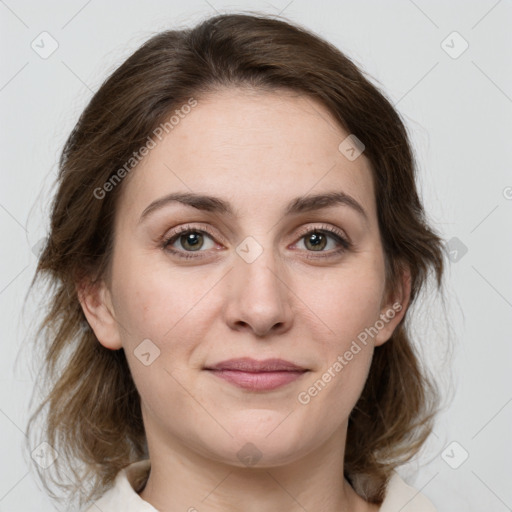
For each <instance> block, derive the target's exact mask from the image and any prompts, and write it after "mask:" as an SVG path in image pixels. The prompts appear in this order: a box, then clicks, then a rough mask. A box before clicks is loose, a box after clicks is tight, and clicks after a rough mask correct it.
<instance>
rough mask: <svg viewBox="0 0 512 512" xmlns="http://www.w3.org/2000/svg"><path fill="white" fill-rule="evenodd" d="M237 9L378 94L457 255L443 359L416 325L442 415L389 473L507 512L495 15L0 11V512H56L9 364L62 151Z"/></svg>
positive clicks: (471, 5) (500, 58)
mask: <svg viewBox="0 0 512 512" xmlns="http://www.w3.org/2000/svg"><path fill="white" fill-rule="evenodd" d="M247 9H250V10H260V11H262V12H268V13H273V14H278V13H282V15H284V16H287V17H288V18H289V19H291V20H294V21H297V22H298V23H301V24H303V25H305V26H306V27H308V28H310V29H311V30H313V31H315V32H317V33H318V34H320V35H322V36H323V37H325V38H326V39H328V40H329V41H331V42H332V43H334V44H335V45H336V46H338V47H339V48H340V49H341V50H343V51H345V52H346V53H347V54H348V55H349V56H350V57H351V58H352V59H354V60H355V61H356V63H358V64H359V65H360V66H362V67H363V69H364V70H365V71H367V72H368V73H369V74H370V75H371V76H372V77H374V79H375V80H376V81H378V82H379V83H380V84H382V87H383V89H384V91H385V93H386V94H387V95H388V97H389V98H390V99H391V100H392V101H393V103H394V104H395V105H396V108H397V109H398V110H399V112H400V113H401V114H402V115H403V117H404V119H405V120H406V123H407V125H408V128H409V130H410V133H411V137H412V140H413V143H414V147H415V150H416V154H417V158H418V163H419V168H420V170H421V184H420V185H421V192H422V194H423V197H424V203H425V206H426V209H427V211H428V212H429V216H430V219H431V220H432V222H433V223H434V225H435V226H436V227H437V228H438V229H439V230H441V233H442V235H443V236H444V238H445V239H446V240H452V239H453V238H454V237H456V239H458V241H457V243H458V244H459V246H460V244H464V246H466V247H467V253H466V254H464V255H462V253H461V252H460V251H459V252H458V253H457V255H455V253H453V256H452V258H453V259H454V261H453V262H452V263H451V265H450V268H449V269H448V273H447V288H448V293H447V297H448V304H447V308H448V312H449V319H450V322H451V326H452V330H453V332H452V337H453V343H454V347H455V350H454V353H453V357H452V358H451V359H450V357H449V354H447V353H446V350H445V346H446V341H445V337H444V336H445V334H446V335H448V334H449V333H445V330H444V328H443V327H442V322H443V314H442V309H440V305H439V301H438V300H437V299H435V300H432V301H431V302H432V303H431V304H430V305H428V308H426V309H424V310H422V311H423V313H422V315H421V318H420V322H419V323H418V324H417V325H418V326H419V327H418V339H419V340H420V343H421V348H422V349H423V350H424V352H425V357H426V359H427V360H428V361H430V364H431V365H432V369H433V371H434V372H436V373H437V374H438V375H439V376H440V379H441V382H442V383H443V386H445V395H446V396H448V395H449V394H450V393H452V392H453V395H454V396H453V400H452V402H451V404H450V406H449V407H448V408H447V409H446V410H445V411H444V412H443V414H442V415H441V416H440V417H439V421H438V423H437V426H436V429H435V433H434V435H433V436H432V438H431V439H430V441H429V443H428V445H427V446H426V448H425V450H424V451H423V452H422V455H421V457H420V458H419V459H418V461H417V463H415V464H409V465H408V466H406V467H404V468H402V470H401V473H402V475H403V476H404V478H406V479H407V480H408V481H409V482H410V484H411V485H413V486H415V487H416V488H417V489H422V492H423V493H424V494H426V495H427V496H428V497H429V498H430V499H431V500H432V501H433V502H434V504H435V505H436V506H437V507H438V510H439V511H440V512H445V511H446V512H447V511H453V510H457V511H461V510H464V511H467V512H473V511H484V510H485V511H486V512H488V511H496V512H501V511H506V510H512V487H511V486H510V482H511V476H512V472H511V469H510V467H511V464H510V461H511V460H512V447H511V440H510V431H511V428H510V426H511V421H512V386H511V378H510V366H511V359H512V358H511V354H512V348H511V347H512V343H511V335H510V332H511V330H512V320H511V319H512V315H511V313H512V275H511V272H510V261H511V258H510V255H511V253H512V237H511V233H512V173H511V169H510V165H511V152H512V150H511V148H512V144H511V142H510V136H511V125H510V121H511V117H512V73H511V62H510V55H511V54H512V53H511V50H512V44H511V43H512V42H511V35H510V34H511V30H510V27H511V21H512V6H511V4H510V2H507V1H495V0H489V1H480V2H476V1H471V2H467V1H456V2H450V3H447V2H441V1H436V2H427V1H425V0H416V1H414V2H413V1H412V0H395V1H392V2H391V1H390V2H382V1H377V0H373V1H364V2H355V1H350V2H348V1H334V0H332V1H323V2H307V1H306V0H294V1H291V2H290V1H289V0H285V1H280V0H274V2H273V3H272V4H270V3H268V2H258V1H253V2H251V1H247V2H238V3H231V4H228V3H224V2H222V1H220V0H217V1H212V2H206V1H199V0H187V1H168V0H167V1H163V0H147V1H145V2H134V1H126V0H124V1H120V0H116V1H112V2H108V3H107V2H99V1H98V0H92V1H89V2H87V1H84V0H76V1H67V2H64V1H60V2H49V1H46V2H44V3H43V2H34V1H32V2H27V1H15V0H7V1H5V2H4V1H0V16H1V22H0V23H1V28H0V34H1V36H0V37H1V42H2V47H1V55H2V62H1V77H0V108H1V119H2V123H1V134H0V140H1V152H2V153H1V154H2V159H1V173H2V174H1V181H0V226H1V233H2V242H3V243H2V258H1V268H0V315H1V322H0V329H1V347H2V357H1V358H0V372H1V385H0V429H1V433H2V436H1V438H0V444H1V456H0V460H1V461H2V465H1V469H0V511H9V512H16V511H35V510H38V511H42V512H46V511H52V510H54V507H53V505H52V504H51V502H50V500H49V499H48V498H46V497H45V495H44V494H43V492H42V491H41V490H40V489H39V487H38V485H39V484H38V483H37V481H36V480H35V478H34V471H33V470H30V468H29V464H28V462H29V460H28V458H29V457H30V454H28V455H27V454H26V453H25V454H24V453H23V451H22V448H23V442H24V439H25V433H24V430H25V425H26V420H27V409H28V403H29V398H30V394H31V392H32V388H33V386H34V378H35V377H34V376H33V374H32V373H31V372H30V371H29V368H28V366H27V365H28V363H27V360H28V354H26V353H23V354H22V355H21V356H19V351H20V349H22V348H24V347H26V346H27V344H28V339H27V336H28V334H27V333H28V332H29V331H28V328H29V327H31V326H32V324H33V323H34V321H35V318H36V305H32V306H31V307H29V308H28V312H27V314H26V315H25V317H21V315H20V312H21V304H22V301H23V299H24V297H25V293H26V290H27V287H28V284H29V282H30V279H31V278H32V275H33V272H34V269H35V263H36V256H35V254H34V251H33V250H32V248H33V246H34V245H37V242H38V241H39V240H41V238H43V237H44V236H45V233H46V229H47V226H48V222H47V218H46V215H47V207H46V205H47V202H48V199H49V190H50V186H51V185H52V183H53V180H54V178H55V173H56V170H57V167H56V162H57V158H58V156H59V152H60V150H61V149H62V145H63V143H64V140H65V138H66V136H67V135H68V133H69V132H70V130H71V129H72V127H73V126H74V124H75V122H76V120H77V118H78V115H79V113H80V112H81V110H82V109H83V108H84V107H85V105H86V103H87V102H88V101H89V99H90V98H91V96H92V94H93V93H94V92H95V91H96V90H97V89H98V87H99V85H100V84H101V82H102V81H103V80H104V79H105V78H106V76H107V75H108V74H109V73H110V72H112V71H113V69H115V67H117V66H118V65H119V64H121V62H122V61H123V60H124V59H125V58H126V57H128V55H129V54H131V53H132V52H133V51H134V50H135V49H136V48H137V47H138V46H139V45H140V44H141V43H142V42H144V41H145V40H146V39H148V38H149V37H150V36H151V35H153V34H154V33H156V32H157V31H160V30H163V29H167V28H171V27H176V26H183V25H190V24H192V23H194V22H196V21H198V20H199V19H200V18H202V17H204V16H205V15H207V14H209V13H211V14H213V13H215V11H216V10H218V11H219V12H225V11H227V10H229V11H232V10H247ZM43 31H47V32H48V33H49V34H51V36H52V37H53V38H54V39H55V40H56V41H57V43H58V48H57V50H56V51H55V52H54V53H53V54H52V55H50V56H49V57H48V58H46V59H43V58H41V57H40V55H39V54H38V53H36V52H35V51H34V50H33V49H32V48H31V44H32V42H33V41H34V40H35V41H36V43H37V42H38V41H40V40H41V37H42V36H40V34H41V33H42V32H43ZM454 31H457V32H458V33H459V34H460V35H461V36H462V38H464V40H466V41H467V43H468V44H469V47H468V49H467V50H466V51H465V52H464V53H462V54H461V55H459V56H457V58H452V57H451V56H450V55H449V54H448V53H447V52H446V51H445V50H448V51H450V52H451V53H452V55H455V54H457V53H458V52H459V51H460V50H461V49H462V46H461V44H462V41H461V40H460V39H457V38H456V37H457V36H455V39H454V36H450V37H449V38H448V39H446V38H447V37H448V36H449V35H450V34H452V32H454ZM444 40H446V42H445V43H444V44H443V41H444ZM38 44H39V45H40V46H41V45H42V43H40V42H39V43H38ZM447 46H451V47H452V48H451V49H450V48H447ZM45 47H46V48H48V46H45ZM375 83H377V82H375ZM377 85H378V83H377ZM451 243H452V244H454V242H453V241H452V242H451ZM455 247H456V246H455V245H452V248H455ZM461 255H462V256H461ZM427 310H428V313H426V311H427ZM22 352H23V351H22ZM451 377H452V378H451ZM450 378H451V380H452V382H451V383H450ZM450 386H451V388H450ZM451 389H452V390H451ZM452 442H456V443H457V444H456V445H451V446H450V444H451V443H452ZM447 447H448V448H447ZM34 448H35V447H34ZM466 452H467V454H468V455H469V457H468V459H467V460H465V461H464V462H463V463H462V464H461V465H460V466H459V467H458V468H457V469H454V468H452V467H450V465H449V464H448V462H450V464H451V465H452V466H457V465H458V464H460V463H461V462H462V460H463V458H464V456H465V453H466ZM443 454H444V455H443ZM447 461H448V462H447Z"/></svg>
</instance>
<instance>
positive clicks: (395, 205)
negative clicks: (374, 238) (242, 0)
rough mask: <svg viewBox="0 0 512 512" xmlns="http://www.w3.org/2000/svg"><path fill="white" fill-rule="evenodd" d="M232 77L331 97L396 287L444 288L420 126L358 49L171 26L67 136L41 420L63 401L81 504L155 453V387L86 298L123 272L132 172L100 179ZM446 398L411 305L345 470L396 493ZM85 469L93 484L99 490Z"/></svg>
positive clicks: (279, 33)
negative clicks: (356, 154)
mask: <svg viewBox="0 0 512 512" xmlns="http://www.w3.org/2000/svg"><path fill="white" fill-rule="evenodd" d="M228 87H249V88H253V89H255V90H268V91H279V90H282V91H284V90H292V91H295V92H299V93H301V94H306V95H308V96H309V97H311V98H314V99H316V100H319V101H320V102H322V103H323V104H324V105H325V106H326V107H327V108H328V109H329V110H330V111H331V112H332V114H333V115H334V116H335V117H336V119H337V120H338V121H339V124H340V126H341V127H342V128H343V129H344V130H345V131H346V132H348V133H350V134H354V135H355V136H356V137H357V138H358V139H360V140H361V141H362V142H363V143H364V144H365V146H366V148H365V152H364V154H365V156H366V157H367V158H368V159H369V161H370V162H371V167H372V172H373V179H374V183H375V190H376V197H375V199H376V204H377V211H378V221H379V228H380V233H381V239H382V243H383V249H384V254H385V259H386V278H387V285H388V290H389V291H392V290H394V289H395V288H396V286H397V284H398V282H399V279H400V277H401V272H402V270H403V269H404V267H405V266H406V267H408V268H409V270H410V272H411V286H412V290H411V304H412V302H413V301H414V300H415V298H416V297H417V295H418V293H419V291H420V290H421V289H422V288H423V287H424V285H425V283H426V281H427V278H428V276H429V275H430V273H431V272H433V273H434V275H435V277H436V285H437V288H438V289H440V288H441V285H442V276H443V256H444V255H443V246H442V241H441V238H440V237H439V236H438V235H437V234H436V233H435V232H434V231H433V229H432V228H431V227H429V225H428V223H427V221H426V218H425V213H424V209H423V206H422V204H421V202H420V199H419V197H418V193H417V188H416V170H415V167H416V166H415V162H414V158H413V155H412V150H411V147H410V143H409V140H408V135H407V132H406V129H405V127H404V124H403V122H402V121H401V119H400V117H399V114H398V113H397V112H396V111H395V109H394V108H393V106H392V104H391V103H390V101H389V100H387V99H386V97H385V96H384V95H383V94H382V93H381V92H379V90H378V89H377V88H376V87H375V86H374V85H372V84H371V83H370V81H369V80H368V79H367V78H365V76H364V75H363V72H362V71H360V70H359V69H358V68H357V67H356V65H355V64H354V63H353V62H352V61H351V60H349V59H348V58H347V57H346V56H345V55H344V54H343V53H341V52H340V51H339V50H338V49H337V48H335V47H334V46H332V45H331V44H330V43H328V42H326V41H324V40H323V39H321V38H320V37H318V36H316V35H314V34H312V33H311V32H308V31H307V30H305V29H304V28H302V27H299V26H297V25H296V24H291V23H289V22H287V21H286V20H284V19H275V18H271V17H268V16H265V15H261V14H259V15H257V14H254V13H245V14H231V15H218V16H215V17H211V18H209V19H206V20H204V21H203V22H201V23H200V24H198V25H197V26H196V27H194V28H191V29H184V30H170V31H165V32H161V33H159V34H157V35H155V36H154V37H152V38H151V39H149V40H148V41H147V42H146V43H144V44H143V45H142V46H141V47H140V48H139V49H138V50H137V51H135V53H133V55H131V56H130V57H129V58H128V59H127V60H126V61H125V62H124V63H123V64H122V65H121V66H120V67H119V68H117V69H116V70H115V71H114V72H113V73H112V75H111V76H110V77H109V78H108V79H107V80H106V81H105V82H104V83H103V84H102V86H101V87H100V88H99V90H98V92H97V93H96V94H95V95H94V96H93V98H92V99H91V101H90V102H89V104H88V105H87V107H86V108H85V110H84V111H83V113H82V115H81V116H80V118H79V120H78V122H77V124H76V126H75V128H74V129H73V131H72V133H71V134H70V135H69V137H68V139H67V141H66V143H65V146H64V149H63V151H62V155H61V158H60V161H59V176H58V190H57V193H56V194H55V197H54V199H53V203H52V206H51V207H52V211H51V226H50V232H49V236H48V238H47V242H46V245H45V247H44V249H43V251H42V253H41V256H40V259H39V262H38V266H37V269H36V272H35V275H34V279H33V281H32V284H31V287H32V286H33V285H34V283H35V282H36V280H37V279H42V278H46V280H47V283H48V285H49V294H48V296H47V297H48V298H49V300H48V304H49V307H48V310H47V311H46V312H45V317H44V320H43V321H42V323H41V325H40V326H39V329H38V331H37V336H36V338H37V339H38V341H37V347H39V348H40V350H41V351H42V353H43V355H44V361H43V366H42V368H44V370H45V376H44V379H43V382H44V383H46V384H47V385H48V386H49V392H48V394H47V395H46V396H45V399H44V400H43V401H42V402H41V403H40V404H39V406H38V408H37V410H36V411H35V412H34V413H33V415H32V417H31V418H30V420H29V429H30V428H31V427H32V423H33V422H34V421H35V419H36V418H38V417H39V416H41V415H42V413H43V410H44V409H45V408H47V416H46V417H45V423H44V428H43V432H44V435H45V440H46V441H48V442H49V443H50V444H51V445H52V446H53V447H54V448H55V449H56V450H57V452H58V453H59V457H58V459H57V460H56V462H55V463H54V466H55V467H56V469H57V470H58V472H59V476H58V477H57V478H56V479H54V482H57V485H58V486H60V487H61V488H64V489H66V490H67V491H68V492H69V495H70V496H71V495H72V494H78V495H79V496H80V501H81V503H84V502H85V501H86V500H91V499H96V498H97V497H98V496H99V495H101V494H102V493H103V492H104V491H105V490H106V489H107V488H108V487H109V486H111V484H112V482H113V479H114V477H115V475H116V474H117V472H118V471H119V470H120V469H121V468H123V467H124V466H126V465H128V464H129V463H131V462H134V461H136V460H140V459H141V458H146V457H147V455H148V452H147V443H146V437H145V432H144V426H143V422H142V416H141V410H140V398H139V394H138V392H137V390H136V387H135V385H134V382H133V380H132V377H131V374H130V370H129V367H128V364H127V361H126V357H125V354H124V351H123V350H117V351H112V350H108V349H106V348H104V347H103V346H102V345H101V344H100V343H99V342H98V340H97V339H96V337H95V335H94V333H93V332H92V330H91V329H90V328H88V324H87V322H86V320H85V316H84V314H83V311H82V308H81V305H80V303H79V300H78V298H77V284H78V283H80V282H81V281H82V279H83V278H90V280H91V282H96V281H98V280H101V279H105V278H106V277H107V276H108V275H109V264H110V261H111V249H112V240H113V219H114V213H115V211H116V204H117V202H118V198H119V194H121V193H122V190H123V184H124V182H125V181H126V180H122V181H121V182H120V183H119V184H117V186H115V187H113V188H112V190H111V191H109V192H108V193H107V194H105V195H104V197H103V198H102V199H101V200H100V199H98V198H97V196H96V195H95V194H94V193H93V191H94V190H98V189H102V188H103V187H104V186H105V183H106V182H108V181H109V180H111V179H112V176H114V174H115V173H116V172H118V170H119V169H120V168H122V167H123V165H124V164H125V163H126V162H127V161H128V160H129V159H130V158H131V156H132V155H133V153H134V152H136V151H137V150H139V149H140V148H141V146H143V145H144V144H145V143H146V142H147V138H148V136H149V135H150V134H151V133H152V132H153V131H154V130H155V129H156V127H158V126H159V125H160V124H161V123H163V122H166V121H167V119H168V117H169V115H170V113H171V112H172V111H173V109H175V108H176V107H179V106H180V105H183V104H185V103H187V100H188V99H189V98H191V97H192V96H193V97H194V98H196V99H198V98H199V99H200V98H201V95H205V94H207V93H209V92H215V91H216V90H220V89H222V88H228ZM37 347H36V348H37ZM438 406H439V393H438V391H437V387H436V385H435V383H434V381H433V380H432V378H431V377H430V376H429V374H428V373H427V372H426V370H425V369H424V368H423V367H422V364H421V363H420V359H419V357H418V355H417V354H416V352H415V350H414V347H413V345H412V342H411V339H410V334H409V330H408V327H407V325H406V322H405V318H404V319H402V321H401V322H400V324H399V325H398V327H397V328H396V329H395V332H394V333H393V335H392V337H391V339H390V340H389V341H388V342H386V343H384V344H383V345H382V346H380V347H377V348H376V349H375V353H374V357H373V361H372V364H371V368H370V373H369V377H368V379H367V382H366V385H365V387H364V390H363V393H362V395H361V397H360V399H359V401H358V403H357V405H356V407H355V408H354V410H353V411H352V413H351V415H350V418H349V426H348V435H347V443H346V454H345V467H344V474H345V476H346V477H347V478H348V479H349V481H350V482H351V483H352V485H353V486H354V488H355V490H356V492H358V493H359V494H360V495H361V496H363V497H364V498H365V499H367V500H368V501H371V502H375V503H380V502H381V501H382V499H383V497H384V491H385V486H386V484H387V481H388V479H389V477H390V475H391V472H392V470H393V469H394V468H396V467H397V466H398V465H400V464H402V463H404V462H406V461H408V460H409V459H411V458H412V457H413V456H414V455H415V454H416V453H417V452H418V451H419V449H420V448H421V446H422V445H423V443H424V441H425V440H426V438H427V437H428V435H429V434H430V431H431V429H432V422H433V418H434V415H435V413H436V412H437V411H438ZM66 465H67V467H66ZM64 467H66V469H67V471H68V473H67V475H66V476H65V477H64V478H63V477H62V475H61V474H60V471H61V470H62V469H63V468H64ZM79 468H80V469H79ZM46 478H49V476H48V475H46V476H45V479H46ZM66 482H71V484H69V485H67V484H66ZM84 482H90V490H89V491H85V486H84ZM45 486H46V487H47V490H48V492H49V493H50V494H52V496H53V497H54V498H56V495H55V494H53V493H51V491H50V489H49V488H48V486H47V484H45Z"/></svg>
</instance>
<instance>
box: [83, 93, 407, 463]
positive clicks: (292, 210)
mask: <svg viewBox="0 0 512 512" xmlns="http://www.w3.org/2000/svg"><path fill="white" fill-rule="evenodd" d="M348 135H349V134H348V133H345V132H344V131H343V130H342V129H341V128H340V127H339V126H338V125H337V124H336V122H335V120H334V118H333V117H332V116H331V114H330V113H329V111H328V110H326V109H325V108H324V107H323V106H322V105H321V104H320V103H317V102H315V100H313V99H311V98H306V97H303V96H299V95H296V94H291V93H285V92H280V93H275V92H274V93H269V92H257V93H255V92H248V91H242V90H225V91H223V92H217V93H215V94H213V95H210V96H209V97H206V98H203V99H201V100H198V103H197V106H195V107H194V108H193V109H191V111H190V113H188V114H187V115H186V116H183V118H181V119H180V121H179V124H177V125H176V126H174V128H173V129H172V131H169V133H168V134H166V135H165V137H163V138H162V140H161V141H159V142H158V143H157V145H156V147H154V148H153V149H151V151H150V152H149V154H148V155H147V156H146V157H145V159H144V160H143V161H142V162H141V163H140V164H139V166H138V167H137V168H136V169H135V170H133V171H132V173H133V174H131V175H130V176H129V179H128V180H127V182H126V183H124V185H125V188H124V190H123V194H122V196H121V198H120V199H121V200H120V203H119V205H118V210H117V212H116V222H115V243H114V253H113V259H112V275H111V281H110V282H109V284H108V286H107V285H105V286H104V288H103V289H102V291H101V295H99V296H100V301H99V302H100V303H101V304H100V306H99V307H98V308H97V309H94V307H95V306H87V305H85V306H84V303H83V304H82V305H83V306H84V311H85V313H86V315H87V317H88V320H89V322H90V323H91V326H92V327H93V329H94V330H95V332H96V335H97V337H98V339H99V341H100V342H101V343H102V344H103V345H104V346H106V347H108V348H110V349H119V348H121V347H122V348H123V349H124V350H125V353H126V357H127V360H128V363H129V366H130V370H131V372H132V375H133V378H134V381H135V384H136V386H137V389H138V391H139V393H140V396H141V402H142V409H143V416H144V422H145V428H146V432H147V433H148V438H149V437H150V436H155V437H156V436H158V437H159V438H160V440H161V442H165V443H168V444H169V446H173V445H180V446H185V447H187V448H189V449H191V450H193V451H194V452H196V453H198V454H200V455H202V456H206V457H209V458H210V459H213V460H218V461H224V462H227V463H229V464H234V465H239V466H241V465H242V464H243V462H242V459H241V457H240V450H241V449H242V448H243V447H244V446H245V445H246V443H252V445H254V447H256V448H247V446H246V448H245V450H248V449H249V450H256V449H257V450H258V453H260V454H261V455H262V456H263V460H262V462H264V463H265V464H266V465H268V466H272V465H278V464H284V463H287V462H290V461H293V460H295V459H298V458H299V457H301V456H303V455H304V454H307V453H309V452H311V451H312V450H314V449H315V448H316V447H319V446H320V445H321V444H323V443H325V442H326V441H327V440H329V439H331V438H333V437H334V436H337V435H338V434H339V433H341V432H343V431H344V430H346V426H347V419H348V416H349V414H350V411H351V410H352V408H353V407H354V405H355V403H356V402H357V399H358V398H359V396H360V394H361V392H362V389H363V386H364V383H365V380H366V378H367V375H368V370H369V367H370V363H371V359H372V354H373V349H374V346H376V345H379V344H382V343H384V342H385V341H386V340H387V339H388V338H389V336H390V335H391V334H392V331H393V329H394V328H395V327H396V325H397V323H398V322H399V320H400V319H401V317H402V316H403V313H404V311H405V304H404V300H403V296H401V297H399V300H398V302H400V304H401V306H397V300H396V299H397V297H396V296H395V297H393V299H392V300H390V301H386V300H385V273H384V272H385V268H384V255H383V250H382V245H381V240H380V235H379V230H378V223H377V211H376V203H375V197H374V194H375V191H374V188H373V182H372V175H371V169H370V165H369V162H368V160H367V159H366V157H365V156H364V153H363V154H361V155H360V156H359V157H358V158H356V159H353V158H351V159H349V158H347V156H346V155H347V153H346V152H345V153H343V152H342V151H340V149H339V146H340V143H342V142H343V141H344V140H345V139H346V137H347V136H348ZM155 140H156V141H158V139H155ZM344 144H345V145H346V144H347V141H345V143H344ZM343 148H346V146H344V145H342V149H343ZM176 193H182V194H190V195H191V196H192V195H197V196H209V197H214V198H217V201H211V200H209V201H207V200H204V199H202V200H198V199H197V198H196V199H195V203H194V204H195V206H192V205H191V204H185V203H183V202H180V201H176V200H174V201H160V202H159V203H155V201H159V200H160V199H162V198H165V197H166V196H168V195H169V194H176ZM323 194H339V196H338V197H341V198H342V199H343V198H344V200H342V201H338V202H336V201H326V200H323V201H321V200H317V201H314V200H313V198H314V197H315V196H320V195H323ZM342 194H343V195H342ZM331 197H333V196H331ZM347 198H348V199H347ZM221 204H222V205H223V207H222V208H221V207H219V205H221ZM91 304H92V301H91ZM393 304H395V307H393ZM400 309H401V311H400ZM100 310H101V312H100ZM107 311H108V313H107ZM109 315H111V316H109ZM243 357H249V358H252V359H255V360H258V361H262V360H265V359H269V358H279V359H283V360H286V361H289V362H292V363H294V364H295V365H297V366H299V367H301V368H303V369H305V370H307V371H305V372H301V373H295V374H293V379H292V380H290V381H288V382H287V383H285V384H281V385H279V386H277V387H275V388H273V389H268V388H254V387H251V388H247V387H241V386H240V385H238V384H234V383H232V382H230V381H228V380H226V379H224V378H222V377H221V376H220V373H219V372H212V371H209V370H206V369H205V368H207V367H212V366H214V365H216V364H217V363H221V362H223V361H226V360H229V359H233V358H243ZM223 375H225V376H226V375H229V374H228V373H224V374H223ZM232 375H234V374H232ZM238 375H240V373H239V374H238ZM287 375H288V376H290V375H291V374H290V373H288V374H287ZM280 376H281V377H282V376H283V373H279V374H278V373H274V375H273V378H274V377H275V379H276V380H275V382H277V381H279V378H280ZM249 377H250V376H249ZM275 382H274V383H275ZM252 445H251V446H252ZM242 453H243V452H242Z"/></svg>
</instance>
